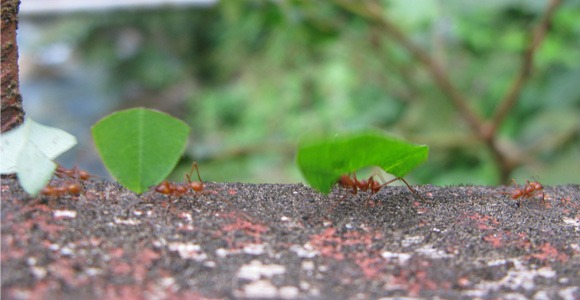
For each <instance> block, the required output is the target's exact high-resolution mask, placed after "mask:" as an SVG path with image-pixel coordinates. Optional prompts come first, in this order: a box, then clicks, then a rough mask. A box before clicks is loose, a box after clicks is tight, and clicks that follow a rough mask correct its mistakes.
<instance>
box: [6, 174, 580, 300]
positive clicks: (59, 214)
mask: <svg viewBox="0 0 580 300" xmlns="http://www.w3.org/2000/svg"><path fill="white" fill-rule="evenodd" d="M52 184H53V185H61V184H64V182H63V180H61V179H56V180H53V182H52ZM82 185H83V191H82V193H81V194H80V195H79V196H72V195H66V196H64V197H59V198H56V197H46V196H43V197H30V196H27V195H26V194H25V193H24V192H23V191H22V189H21V188H20V187H19V186H18V184H17V182H16V181H15V180H11V179H2V186H1V191H2V194H1V196H2V202H1V203H2V258H1V263H2V295H1V296H2V299H125V300H127V299H176V298H187V299H206V298H209V299H220V298H277V299H280V298H282V299H295V298H301V299H369V298H402V297H408V298H433V297H440V298H444V299H460V298H465V299H469V298H482V299H498V298H501V299H525V298H532V299H580V186H578V185H563V186H555V187H545V196H546V200H547V205H545V206H544V205H543V204H542V200H541V197H533V198H531V199H525V200H524V201H523V202H522V204H521V206H518V202H517V201H515V200H513V199H511V198H510V197H509V195H507V194H506V193H509V192H511V191H512V190H513V187H504V186H500V187H485V186H455V187H435V186H417V187H416V189H417V192H418V193H419V194H420V195H422V197H423V198H424V199H421V198H419V197H417V196H414V195H413V194H412V193H411V192H409V190H408V189H407V188H406V187H404V186H403V187H399V186H394V187H391V186H389V187H385V188H383V189H382V190H381V191H380V192H379V193H378V194H376V195H372V196H371V195H369V194H368V193H364V192H362V193H359V194H357V195H353V194H351V193H350V192H349V191H347V190H344V189H339V188H336V189H335V190H334V191H333V192H332V193H331V194H330V195H329V196H324V195H321V194H320V193H317V192H315V191H313V190H312V189H310V188H309V187H306V186H303V185H300V184H297V185H276V184H242V183H208V184H207V186H206V190H205V192H203V193H201V194H195V193H194V192H193V191H191V192H190V193H188V194H187V195H186V196H183V197H167V196H165V195H161V194H158V193H155V192H148V193H145V194H143V195H141V196H137V195H135V194H134V193H132V192H130V191H127V190H126V189H124V188H122V187H121V186H119V185H118V184H116V183H111V182H106V181H103V180H95V179H91V180H88V181H86V182H83V183H82ZM365 203H366V204H365Z"/></svg>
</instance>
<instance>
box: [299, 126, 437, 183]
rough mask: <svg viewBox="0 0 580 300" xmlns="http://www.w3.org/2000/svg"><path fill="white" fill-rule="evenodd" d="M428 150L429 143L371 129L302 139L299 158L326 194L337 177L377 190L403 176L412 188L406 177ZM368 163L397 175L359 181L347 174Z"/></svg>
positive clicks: (302, 168)
mask: <svg viewBox="0 0 580 300" xmlns="http://www.w3.org/2000/svg"><path fill="white" fill-rule="evenodd" d="M428 153H429V147H427V146H426V145H418V144H414V143H410V142H407V141H404V140H402V139H399V138H396V137H393V136H390V135H386V134H383V133H381V132H377V131H368V132H362V133H355V134H346V135H342V136H334V137H331V138H327V139H323V140H316V141H313V142H306V143H302V144H301V145H300V146H299V148H298V154H297V158H296V160H297V163H298V167H299V168H300V171H301V172H302V175H304V178H305V179H306V181H307V182H308V183H309V184H310V185H311V186H312V187H313V188H315V189H317V190H318V191H320V192H322V193H324V194H328V193H330V191H331V189H332V186H333V185H334V184H335V183H336V182H337V181H339V182H342V183H343V185H346V186H348V187H351V188H353V191H355V190H361V189H362V190H369V191H371V192H372V191H375V193H376V192H377V191H378V190H380V188H382V187H383V186H385V185H386V184H389V183H391V182H392V181H395V180H402V181H403V182H405V184H406V185H407V187H409V188H410V186H409V185H408V184H407V182H406V181H405V180H403V177H404V176H405V175H407V174H408V173H409V172H410V171H411V170H413V169H414V168H416V167H417V166H418V165H420V164H422V163H423V162H425V161H426V160H427V156H428ZM367 166H378V167H380V168H381V169H382V170H383V171H385V172H386V173H389V174H392V175H394V176H395V177H396V179H394V180H392V181H391V182H387V183H385V184H379V183H378V182H376V181H375V180H374V179H372V178H369V179H368V180H363V181H358V180H356V178H351V177H349V176H348V175H344V174H351V173H352V172H354V171H356V170H359V169H361V168H364V167H367ZM411 190H412V189H411Z"/></svg>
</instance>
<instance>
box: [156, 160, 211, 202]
mask: <svg viewBox="0 0 580 300" xmlns="http://www.w3.org/2000/svg"><path fill="white" fill-rule="evenodd" d="M193 169H195V170H196V171H197V178H198V179H199V182H198V181H193V182H192V181H191V173H193ZM185 178H186V179H187V184H186V185H180V184H175V183H170V182H168V181H167V180H165V181H163V182H162V183H161V184H159V185H158V186H156V187H155V191H156V192H158V193H161V194H164V195H170V196H182V195H185V194H186V193H187V192H188V191H189V190H190V189H192V190H194V191H195V192H201V191H203V188H204V186H205V185H204V184H203V181H202V180H201V176H200V175H199V168H198V167H197V162H194V163H193V165H192V166H191V170H190V171H189V174H185Z"/></svg>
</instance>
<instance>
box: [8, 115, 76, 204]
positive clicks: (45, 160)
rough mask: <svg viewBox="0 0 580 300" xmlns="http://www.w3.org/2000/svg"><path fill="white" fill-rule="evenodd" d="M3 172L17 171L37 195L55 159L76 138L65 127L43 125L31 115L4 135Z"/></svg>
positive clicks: (26, 185) (22, 180)
mask: <svg viewBox="0 0 580 300" xmlns="http://www.w3.org/2000/svg"><path fill="white" fill-rule="evenodd" d="M1 137H2V141H1V143H0V144H1V147H0V152H1V155H2V160H1V164H0V165H1V172H2V174H11V173H16V174H17V175H18V180H19V182H20V184H21V185H22V188H24V190H25V191H26V192H27V193H29V194H31V195H36V194H37V193H38V192H39V191H40V190H41V189H42V187H44V186H45V185H46V183H47V182H48V181H49V180H50V177H51V176H52V174H53V173H54V169H55V168H56V164H55V163H54V162H53V161H52V160H53V159H54V158H56V157H57V156H59V155H60V154H62V153H63V152H65V151H67V150H68V149H70V148H71V147H72V146H74V145H75V144H76V143H77V141H76V138H75V137H74V136H72V135H70V134H68V133H66V132H65V131H63V130H60V129H58V128H52V127H48V126H44V125H40V124H38V123H36V122H34V121H33V120H32V119H30V118H26V119H25V120H24V123H23V124H21V125H20V126H18V127H17V128H15V129H13V130H11V131H9V132H6V133H3V134H2V135H1Z"/></svg>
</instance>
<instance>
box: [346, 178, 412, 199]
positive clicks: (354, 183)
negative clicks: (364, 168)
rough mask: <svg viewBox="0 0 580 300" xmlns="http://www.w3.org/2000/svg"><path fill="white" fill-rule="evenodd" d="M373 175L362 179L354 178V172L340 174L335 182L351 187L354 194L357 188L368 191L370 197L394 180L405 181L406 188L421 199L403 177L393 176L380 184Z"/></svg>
mask: <svg viewBox="0 0 580 300" xmlns="http://www.w3.org/2000/svg"><path fill="white" fill-rule="evenodd" d="M378 175H379V176H380V177H381V179H382V180H383V181H385V180H384V179H383V177H382V176H381V175H380V174H378ZM373 176H374V175H371V176H370V177H369V178H368V179H367V180H364V179H363V180H358V179H357V178H356V173H353V175H352V177H351V176H349V175H342V176H340V178H339V179H338V182H337V183H338V185H340V186H342V187H345V188H352V191H351V192H352V193H353V194H355V195H356V194H357V193H358V191H359V190H360V191H370V193H371V197H372V195H374V194H376V193H378V192H379V191H380V190H381V189H382V188H383V187H384V186H386V185H389V184H391V183H393V182H394V181H397V180H401V181H402V182H403V183H405V185H406V186H407V188H408V189H409V190H410V191H411V192H412V193H413V194H415V195H417V196H418V197H419V198H421V199H423V197H421V196H420V195H419V194H418V193H417V192H416V191H415V190H414V189H413V188H412V187H411V186H410V185H409V183H407V181H406V180H405V179H404V178H402V177H397V178H394V179H392V180H389V181H387V182H385V183H382V184H381V183H379V182H378V181H376V180H375V179H374V178H373Z"/></svg>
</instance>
